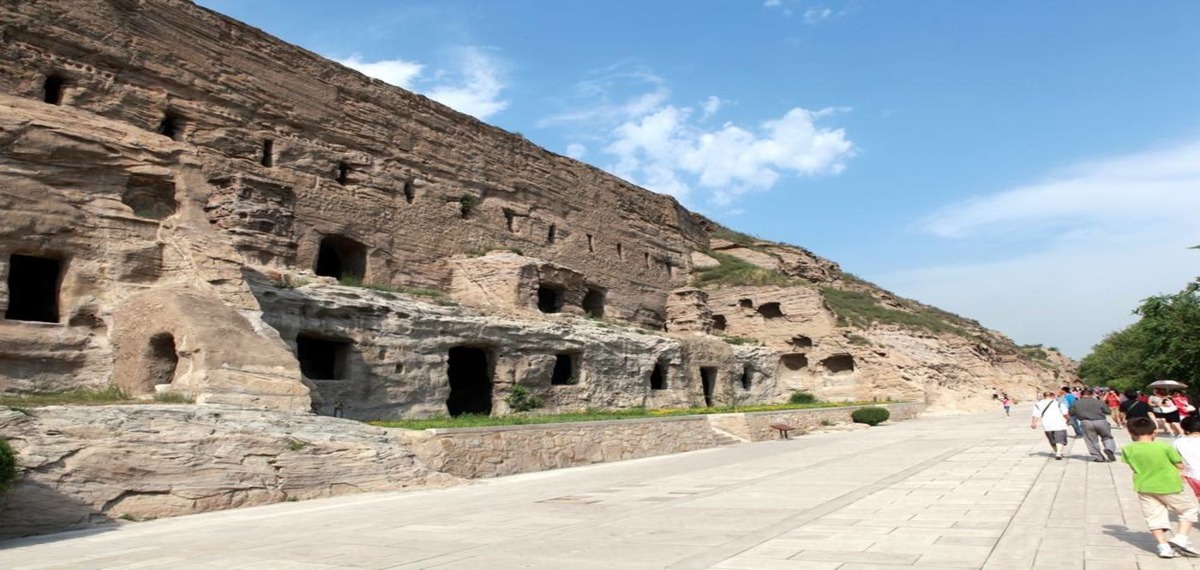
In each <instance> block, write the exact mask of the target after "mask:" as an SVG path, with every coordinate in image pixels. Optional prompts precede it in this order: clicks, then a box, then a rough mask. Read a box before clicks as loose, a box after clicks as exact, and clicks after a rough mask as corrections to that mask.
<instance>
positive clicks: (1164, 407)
mask: <svg viewBox="0 0 1200 570" xmlns="http://www.w3.org/2000/svg"><path fill="white" fill-rule="evenodd" d="M1150 410H1151V411H1152V412H1154V417H1156V418H1158V419H1159V420H1162V423H1164V424H1166V425H1165V428H1166V432H1167V435H1173V436H1182V435H1183V426H1181V425H1179V408H1177V407H1175V402H1174V401H1173V400H1171V397H1170V396H1168V395H1167V391H1166V390H1163V389H1162V388H1155V389H1154V395H1153V396H1150Z"/></svg>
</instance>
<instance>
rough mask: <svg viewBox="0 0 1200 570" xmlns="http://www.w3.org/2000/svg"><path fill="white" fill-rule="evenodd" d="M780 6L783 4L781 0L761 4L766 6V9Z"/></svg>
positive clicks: (770, 0) (768, 0) (771, 0)
mask: <svg viewBox="0 0 1200 570" xmlns="http://www.w3.org/2000/svg"><path fill="white" fill-rule="evenodd" d="M780 4H783V1H782V0H767V1H766V2H763V6H766V7H767V8H774V7H776V6H779V5H780Z"/></svg>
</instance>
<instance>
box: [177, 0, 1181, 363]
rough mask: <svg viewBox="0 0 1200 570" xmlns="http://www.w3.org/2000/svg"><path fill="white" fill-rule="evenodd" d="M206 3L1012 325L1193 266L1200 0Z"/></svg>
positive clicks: (1155, 288)
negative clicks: (334, 7) (1197, 0)
mask: <svg viewBox="0 0 1200 570" xmlns="http://www.w3.org/2000/svg"><path fill="white" fill-rule="evenodd" d="M200 4H201V5H204V6H206V7H209V8H212V9H214V10H217V11H219V12H222V13H224V14H227V15H229V16H232V17H234V18H237V19H239V20H242V21H244V22H247V23H249V24H251V25H254V26H256V27H259V28H262V29H264V30H266V31H267V32H269V33H271V34H274V35H276V36H279V37H281V38H283V39H285V40H287V41H290V42H292V43H296V44H299V45H301V46H303V47H305V48H308V49H310V50H312V51H314V52H317V53H319V54H322V55H324V56H326V57H330V58H332V59H337V60H339V61H342V62H344V63H347V64H348V65H351V66H352V67H355V68H358V69H359V70H360V71H363V72H364V73H367V74H369V75H373V76H376V77H379V78H380V79H384V80H385V81H388V82H391V83H393V84H396V85H400V86H403V87H406V88H408V89H411V90H414V91H417V92H421V93H424V94H426V95H429V96H431V97H433V98H434V99H437V100H439V101H442V102H444V103H446V104H448V105H450V106H452V107H455V108H457V109H459V110H461V111H464V112H467V113H470V114H473V115H475V116H477V117H480V118H481V119H483V120H486V121H487V122H489V123H492V124H495V125H497V126H500V127H502V128H505V129H508V130H511V131H516V132H520V133H522V134H523V135H525V136H526V137H527V138H529V139H530V140H532V141H534V142H535V143H537V144H540V145H542V146H544V147H546V148H548V149H550V150H553V151H555V152H559V153H562V154H566V155H570V156H574V157H577V158H579V159H580V160H583V161H585V162H589V163H592V164H594V165H596V166H599V167H601V168H604V169H606V170H609V171H610V172H613V173H615V174H618V175H620V176H623V177H625V178H628V179H631V180H632V181H634V182H636V183H639V184H641V185H643V186H646V187H647V188H650V189H653V190H656V191H661V192H667V193H670V194H673V195H675V196H677V197H679V198H680V199H681V200H682V201H683V202H684V204H686V205H687V206H688V207H690V208H692V209H693V210H696V211H698V212H701V213H703V214H705V215H708V216H710V217H712V218H714V219H716V220H718V221H720V222H722V223H724V224H726V225H729V226H731V227H733V228H735V229H738V230H741V231H744V232H748V233H752V234H755V235H758V236H760V237H763V238H767V239H772V240H778V241H784V242H788V243H793V244H797V245H800V246H803V247H806V248H809V249H811V250H813V251H814V252H816V253H818V254H820V255H823V256H825V257H828V258H831V259H833V260H834V261H837V262H839V263H840V264H842V266H843V268H844V269H846V270H848V271H851V272H853V273H856V274H858V275H860V276H861V277H864V278H866V279H869V280H872V281H875V282H876V283H878V284H880V285H881V286H883V287H885V288H888V289H891V290H893V291H895V292H897V293H900V294H903V295H907V296H911V297H914V298H917V299H919V300H922V301H925V302H928V303H932V304H935V305H938V306H941V307H943V308H946V309H948V310H952V311H955V312H958V313H961V314H963V315H965V316H968V317H972V318H976V319H979V320H981V321H982V322H983V323H984V324H985V325H988V326H991V327H993V328H997V329H999V330H1001V331H1002V332H1005V333H1006V334H1009V335H1010V336H1012V337H1014V339H1015V340H1017V341H1018V342H1022V343H1045V344H1047V345H1051V346H1058V347H1061V348H1062V349H1064V350H1065V351H1066V352H1067V353H1068V354H1071V355H1073V356H1076V357H1081V356H1083V355H1084V354H1086V353H1087V352H1088V350H1089V348H1090V347H1091V345H1092V344H1094V343H1095V342H1097V341H1099V340H1100V338H1101V337H1102V336H1103V335H1104V334H1105V333H1107V332H1109V331H1111V330H1115V329H1117V328H1120V327H1122V326H1124V325H1126V324H1128V323H1129V322H1131V320H1132V318H1133V317H1132V316H1131V315H1130V311H1131V310H1132V309H1133V308H1134V307H1135V306H1136V305H1137V303H1138V301H1139V300H1140V299H1142V298H1144V297H1147V296H1149V295H1153V294H1156V293H1161V292H1174V291H1177V290H1179V289H1181V288H1182V287H1183V285H1184V284H1185V283H1186V282H1187V281H1189V280H1190V279H1192V278H1193V277H1195V276H1196V275H1197V274H1200V270H1198V267H1200V251H1195V250H1188V249H1187V247H1188V246H1191V245H1197V244H1200V33H1197V31H1196V30H1200V2H1194V1H1192V0H1173V1H1172V0H1164V1H1156V2H1133V1H1132V0H1130V1H1121V2H1118V1H1111V0H1058V1H1055V2H1045V1H1042V0H1038V1H1034V0H1024V1H1022V0H1009V1H1005V2H984V1H979V2H973V1H962V0H920V1H916V0H914V1H910V2H896V1H887V0H852V1H841V2H833V1H827V2H822V1H809V0H803V1H801V0H707V1H702V2H697V1H695V0H692V1H682V0H679V1H674V0H672V1H666V0H663V1H657V2H647V1H644V0H640V1H637V2H634V1H630V0H610V1H606V2H563V1H557V2H555V1H551V0H537V1H534V0H507V1H505V2H495V1H490V0H487V1H485V0H478V1H457V0H430V1H406V2H390V1H368V0H357V1H356V0H343V1H342V2H339V3H337V8H336V9H333V8H330V3H328V2H324V1H320V0H256V1H254V2H246V1H242V0H237V1H235V0H202V1H201V2H200Z"/></svg>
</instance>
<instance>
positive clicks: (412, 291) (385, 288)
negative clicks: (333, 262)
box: [338, 276, 445, 298]
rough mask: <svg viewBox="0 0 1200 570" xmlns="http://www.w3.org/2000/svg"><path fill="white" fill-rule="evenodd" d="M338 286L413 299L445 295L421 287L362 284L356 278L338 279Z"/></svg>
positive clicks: (360, 280) (435, 290)
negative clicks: (403, 295) (395, 294)
mask: <svg viewBox="0 0 1200 570" xmlns="http://www.w3.org/2000/svg"><path fill="white" fill-rule="evenodd" d="M338 285H344V286H346V287H362V288H363V289H370V290H372V291H382V292H384V293H403V294H405V295H412V296H414V297H434V298H437V297H441V296H443V295H445V293H442V292H441V291H438V290H437V289H423V288H421V287H407V286H404V285H383V284H378V283H363V282H362V279H359V278H357V277H349V276H347V277H342V278H341V279H338Z"/></svg>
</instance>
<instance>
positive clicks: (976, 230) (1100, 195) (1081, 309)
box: [876, 143, 1200, 357]
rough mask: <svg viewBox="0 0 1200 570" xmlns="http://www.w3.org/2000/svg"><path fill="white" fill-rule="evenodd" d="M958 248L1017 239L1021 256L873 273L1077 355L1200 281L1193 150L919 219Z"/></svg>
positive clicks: (1092, 165)
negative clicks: (1148, 301) (1149, 304)
mask: <svg viewBox="0 0 1200 570" xmlns="http://www.w3.org/2000/svg"><path fill="white" fill-rule="evenodd" d="M923 226H924V229H925V230H926V231H927V232H929V233H930V234H932V235H934V236H937V237H940V238H944V239H953V240H955V241H956V243H957V244H958V245H961V246H970V245H971V244H972V243H978V244H986V243H989V242H994V241H995V239H996V237H997V236H1017V237H1020V238H1023V239H1026V240H1027V242H1028V243H1029V245H1030V246H1031V247H1029V249H1028V251H1026V252H1025V253H1023V254H1018V255H1010V256H1007V257H1003V258H994V259H978V260H971V261H965V262H963V263H959V264H946V265H940V266H935V267H925V268H918V269H912V270H906V271H900V272H895V273H892V274H890V275H884V276H876V277H877V279H878V281H879V282H881V283H885V284H887V286H888V287H889V288H892V289H895V290H896V291H897V292H898V293H902V294H905V295H909V296H912V297H915V298H918V299H921V300H922V301H925V302H929V303H933V304H935V305H938V306H940V307H944V308H947V309H950V310H954V311H958V312H961V313H962V314H965V315H968V316H971V317H973V318H978V319H979V320H980V321H982V322H983V323H984V324H985V325H988V326H991V327H993V328H997V329H999V330H1002V331H1004V332H1005V333H1008V334H1010V335H1012V336H1013V337H1014V338H1015V339H1016V340H1017V341H1018V342H1026V343H1031V342H1042V343H1047V344H1051V345H1057V346H1060V347H1061V348H1062V349H1063V350H1065V351H1066V352H1067V353H1068V354H1070V355H1072V356H1075V357H1082V356H1084V355H1085V354H1087V352H1088V351H1089V350H1090V348H1091V346H1092V345H1093V344H1095V343H1096V342H1099V341H1100V339H1101V338H1102V337H1103V336H1104V335H1105V334H1106V333H1108V332H1111V331H1113V330H1116V329H1119V328H1121V327H1124V326H1125V325H1127V324H1129V323H1130V322H1132V321H1133V317H1132V316H1131V315H1130V311H1132V310H1133V309H1134V308H1135V307H1136V306H1137V305H1138V303H1139V301H1140V300H1141V299H1143V298H1145V297H1148V296H1150V295H1154V294H1158V293H1167V292H1175V291H1178V290H1180V289H1182V288H1183V286H1184V285H1185V284H1186V283H1187V282H1188V281H1190V280H1191V279H1192V278H1194V277H1195V276H1196V275H1197V274H1198V273H1200V252H1197V251H1195V250H1189V249H1187V248H1188V247H1190V246H1193V245H1196V244H1200V143H1195V144H1184V145H1179V146H1176V147H1174V148H1168V149H1163V150H1158V151H1153V152H1145V153H1139V154H1134V155H1127V156H1120V157H1115V158H1110V159H1106V160H1101V161H1090V162H1087V163H1083V164H1079V165H1077V166H1075V167H1072V168H1070V169H1067V170H1064V171H1062V172H1059V173H1057V174H1056V175H1054V176H1052V177H1049V178H1048V179H1047V180H1045V181H1043V182H1039V183H1036V184H1029V185H1024V186H1020V187H1017V188H1012V189H1009V190H1005V191H1002V192H999V193H997V194H994V195H991V196H985V197H980V198H976V199H974V200H970V201H967V202H964V203H961V204H955V205H951V206H949V207H947V208H945V209H943V210H941V211H939V212H937V213H935V214H934V215H932V216H930V217H928V218H926V219H925V220H924V222H923Z"/></svg>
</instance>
